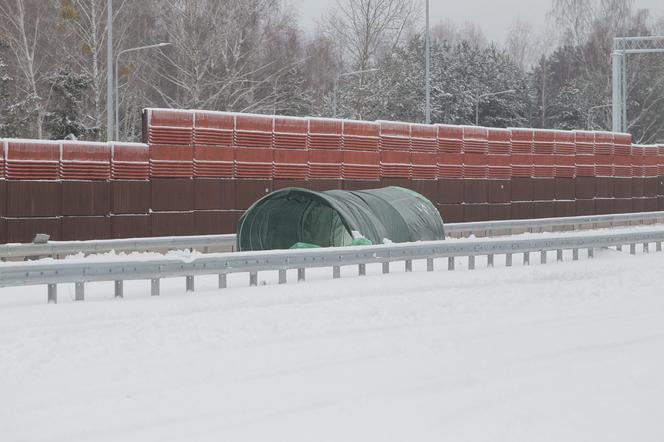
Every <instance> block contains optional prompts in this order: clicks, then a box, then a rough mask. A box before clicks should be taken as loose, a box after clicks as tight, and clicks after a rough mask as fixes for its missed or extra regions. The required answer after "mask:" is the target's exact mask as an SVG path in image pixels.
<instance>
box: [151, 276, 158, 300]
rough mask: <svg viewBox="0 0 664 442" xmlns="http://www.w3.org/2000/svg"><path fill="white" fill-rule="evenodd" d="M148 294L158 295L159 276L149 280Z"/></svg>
mask: <svg viewBox="0 0 664 442" xmlns="http://www.w3.org/2000/svg"><path fill="white" fill-rule="evenodd" d="M150 296H159V278H154V279H151V280H150Z"/></svg>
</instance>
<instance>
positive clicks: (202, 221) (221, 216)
mask: <svg viewBox="0 0 664 442" xmlns="http://www.w3.org/2000/svg"><path fill="white" fill-rule="evenodd" d="M240 216H242V212H241V211H239V210H205V211H201V210H198V211H196V213H195V214H194V217H195V225H196V235H222V234H228V233H236V231H237V222H238V221H239V220H240Z"/></svg>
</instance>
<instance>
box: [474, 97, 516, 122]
mask: <svg viewBox="0 0 664 442" xmlns="http://www.w3.org/2000/svg"><path fill="white" fill-rule="evenodd" d="M515 92H516V91H515V90H514V89H508V90H506V91H500V92H491V93H489V94H483V95H480V96H479V97H477V102H476V103H475V126H479V125H480V102H481V101H482V99H483V98H487V97H494V96H496V95H503V94H513V93H515Z"/></svg>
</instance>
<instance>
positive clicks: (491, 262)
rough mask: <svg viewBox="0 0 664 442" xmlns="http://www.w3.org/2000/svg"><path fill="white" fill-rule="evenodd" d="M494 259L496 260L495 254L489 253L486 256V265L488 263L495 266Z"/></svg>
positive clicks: (488, 265) (489, 265)
mask: <svg viewBox="0 0 664 442" xmlns="http://www.w3.org/2000/svg"><path fill="white" fill-rule="evenodd" d="M493 261H494V260H493V254H490V255H487V257H486V265H487V267H493V266H494V262H493Z"/></svg>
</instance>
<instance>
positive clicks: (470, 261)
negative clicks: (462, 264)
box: [468, 255, 475, 270]
mask: <svg viewBox="0 0 664 442" xmlns="http://www.w3.org/2000/svg"><path fill="white" fill-rule="evenodd" d="M468 270H475V255H471V256H469V257H468Z"/></svg>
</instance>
